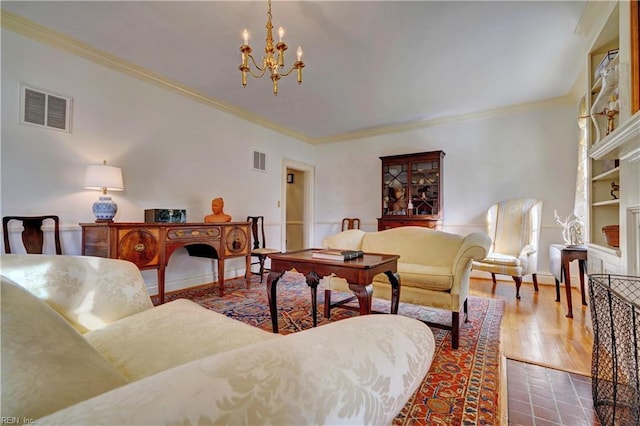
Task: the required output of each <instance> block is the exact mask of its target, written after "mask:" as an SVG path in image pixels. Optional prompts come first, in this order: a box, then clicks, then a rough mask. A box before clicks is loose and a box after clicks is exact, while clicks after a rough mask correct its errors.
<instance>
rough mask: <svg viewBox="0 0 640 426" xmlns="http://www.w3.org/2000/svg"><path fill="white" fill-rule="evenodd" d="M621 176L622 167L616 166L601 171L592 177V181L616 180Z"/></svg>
mask: <svg viewBox="0 0 640 426" xmlns="http://www.w3.org/2000/svg"><path fill="white" fill-rule="evenodd" d="M619 176H620V167H614V168H613V169H611V170H607V171H606V172H604V173H600V174H599V175H597V176H594V177H593V178H591V180H592V181H594V182H596V181H599V180H614V179H617V178H618V177H619Z"/></svg>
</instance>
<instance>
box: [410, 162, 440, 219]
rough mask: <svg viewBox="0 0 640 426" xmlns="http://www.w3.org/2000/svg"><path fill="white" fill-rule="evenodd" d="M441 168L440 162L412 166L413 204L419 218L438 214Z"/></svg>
mask: <svg viewBox="0 0 640 426" xmlns="http://www.w3.org/2000/svg"><path fill="white" fill-rule="evenodd" d="M439 188H440V168H439V162H438V161H428V162H420V163H413V164H412V165H411V204H412V205H413V213H414V214H416V215H419V216H425V215H437V214H438V197H440V194H439Z"/></svg>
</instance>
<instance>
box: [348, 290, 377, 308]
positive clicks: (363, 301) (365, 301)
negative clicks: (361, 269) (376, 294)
mask: <svg viewBox="0 0 640 426" xmlns="http://www.w3.org/2000/svg"><path fill="white" fill-rule="evenodd" d="M349 289H350V290H351V291H353V294H355V295H356V297H357V298H358V304H359V305H360V315H368V314H370V313H371V299H372V295H373V284H367V285H359V284H351V283H349Z"/></svg>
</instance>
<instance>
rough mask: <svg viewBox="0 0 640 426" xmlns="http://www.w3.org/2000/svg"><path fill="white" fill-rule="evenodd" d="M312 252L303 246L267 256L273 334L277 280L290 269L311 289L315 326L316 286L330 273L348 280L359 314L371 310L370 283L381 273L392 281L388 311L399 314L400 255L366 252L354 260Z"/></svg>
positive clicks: (276, 305)
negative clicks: (268, 260) (321, 257)
mask: <svg viewBox="0 0 640 426" xmlns="http://www.w3.org/2000/svg"><path fill="white" fill-rule="evenodd" d="M313 251H314V249H306V250H299V251H291V252H286V253H275V254H270V255H269V259H271V272H269V277H268V278H267V297H268V298H269V311H270V313H271V325H272V326H273V332H274V333H277V332H278V304H277V301H276V289H277V287H278V281H279V280H280V277H282V275H284V273H285V272H286V271H290V270H292V269H295V270H296V271H297V272H299V273H301V274H303V275H304V276H305V278H306V280H307V285H308V286H309V287H310V288H311V305H312V317H313V326H314V327H315V326H317V325H318V313H317V305H318V302H317V287H318V284H319V283H320V278H321V277H325V276H329V275H331V274H335V275H336V276H338V277H341V278H344V279H346V281H347V282H348V283H349V288H350V289H351V291H353V293H354V294H355V296H356V297H357V298H358V303H359V304H360V315H366V314H370V313H371V299H372V294H373V285H372V284H371V282H372V281H373V277H374V276H375V275H377V274H380V273H384V274H386V275H387V277H389V281H390V282H391V313H393V314H396V313H398V304H399V303H400V275H398V274H397V270H398V258H399V257H400V256H398V255H395V254H381V253H365V254H364V255H363V256H362V257H359V258H357V259H353V260H346V261H335V260H325V259H316V258H313V257H312V256H311V254H312V252H313Z"/></svg>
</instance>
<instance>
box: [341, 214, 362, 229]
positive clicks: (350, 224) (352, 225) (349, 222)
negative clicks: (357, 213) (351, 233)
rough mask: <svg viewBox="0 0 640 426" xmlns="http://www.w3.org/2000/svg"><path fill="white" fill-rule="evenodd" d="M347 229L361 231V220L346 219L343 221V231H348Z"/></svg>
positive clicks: (356, 218)
mask: <svg viewBox="0 0 640 426" xmlns="http://www.w3.org/2000/svg"><path fill="white" fill-rule="evenodd" d="M347 229H360V218H358V217H345V218H344V219H342V231H346V230H347Z"/></svg>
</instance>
